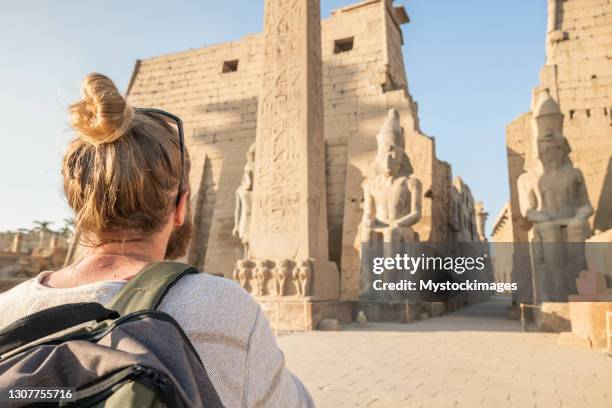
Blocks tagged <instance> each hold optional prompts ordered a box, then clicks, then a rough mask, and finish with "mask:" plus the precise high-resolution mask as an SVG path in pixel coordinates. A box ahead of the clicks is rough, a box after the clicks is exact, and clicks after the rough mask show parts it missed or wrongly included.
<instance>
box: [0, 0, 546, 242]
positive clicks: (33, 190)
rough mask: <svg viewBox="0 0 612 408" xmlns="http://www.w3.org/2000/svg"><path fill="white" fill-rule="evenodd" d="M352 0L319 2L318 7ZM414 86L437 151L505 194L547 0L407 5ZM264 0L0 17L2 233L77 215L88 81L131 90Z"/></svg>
mask: <svg viewBox="0 0 612 408" xmlns="http://www.w3.org/2000/svg"><path fill="white" fill-rule="evenodd" d="M355 2H356V0H322V2H321V6H322V14H323V16H324V17H326V16H328V15H329V13H330V11H331V10H333V9H335V8H338V7H342V6H345V5H348V4H352V3H355ZM396 3H397V4H403V5H405V6H406V9H407V10H408V13H409V14H410V17H411V19H412V21H411V23H410V24H408V25H405V26H404V37H405V45H404V57H405V61H406V70H407V75H408V81H409V86H410V92H411V93H412V95H413V97H414V98H415V99H416V100H417V101H418V103H419V113H420V119H421V127H422V129H423V131H424V132H425V133H427V134H428V135H430V136H434V137H435V138H436V140H437V152H438V157H439V158H440V159H442V160H445V161H448V162H449V163H451V164H452V166H453V172H454V174H455V175H461V176H462V177H463V178H464V180H465V181H466V182H467V183H468V184H469V185H470V186H471V188H472V191H473V192H474V195H475V197H476V199H479V200H483V201H484V202H485V206H486V207H487V209H488V211H489V212H490V213H491V220H490V223H489V225H490V224H491V223H492V221H493V219H494V217H495V216H496V215H497V212H498V211H499V210H500V209H501V207H502V206H503V204H504V202H505V201H506V200H507V199H508V179H507V169H506V158H505V143H504V129H505V126H506V124H507V123H508V122H510V121H511V120H513V119H514V118H515V117H516V116H518V115H519V114H520V113H522V112H524V111H527V110H528V109H529V102H530V100H529V99H530V95H531V89H532V88H533V87H534V86H536V85H537V83H538V74H539V70H540V68H541V67H542V65H543V63H544V45H545V43H544V38H545V32H546V2H545V1H543V0H540V1H536V0H512V1H508V0H505V1H491V0H466V1H453V0H401V1H396ZM262 19H263V0H239V1H236V0H234V1H226V2H219V1H212V0H198V1H195V0H194V1H173V2H168V1H161V0H147V1H144V0H132V1H129V2H126V1H119V0H107V1H104V2H102V1H96V2H93V1H84V0H62V1H61V2H43V1H33V0H20V1H13V2H10V3H7V4H5V5H4V6H3V10H2V13H0V55H1V56H2V62H1V63H0V137H1V138H2V139H1V140H2V141H1V144H0V231H2V230H8V229H16V228H19V227H31V226H32V221H33V220H51V221H54V222H55V224H54V226H55V227H60V226H61V224H62V218H64V217H67V216H69V215H70V212H69V210H68V208H67V206H66V203H65V200H64V198H63V196H62V194H61V182H60V169H61V155H62V151H63V148H64V146H65V145H66V143H67V141H68V140H70V138H71V135H70V133H69V129H68V125H67V123H68V122H67V116H66V107H67V106H68V105H69V104H70V103H71V102H73V101H74V100H76V99H77V97H78V89H79V83H80V80H81V78H82V77H84V76H85V75H86V74H88V73H89V72H92V71H98V72H102V73H105V74H107V75H108V76H110V77H111V78H113V79H114V80H115V81H116V82H117V84H118V86H119V87H120V88H121V89H122V90H124V89H125V87H126V85H127V82H128V80H129V76H130V74H131V72H132V68H133V65H134V61H135V60H136V59H138V58H147V57H151V56H155V55H160V54H165V53H169V52H175V51H181V50H186V49H190V48H198V47H203V46H206V45H210V44H216V43H220V42H225V41H229V40H234V39H237V38H240V37H242V36H243V35H245V34H249V33H256V32H259V31H261V26H262Z"/></svg>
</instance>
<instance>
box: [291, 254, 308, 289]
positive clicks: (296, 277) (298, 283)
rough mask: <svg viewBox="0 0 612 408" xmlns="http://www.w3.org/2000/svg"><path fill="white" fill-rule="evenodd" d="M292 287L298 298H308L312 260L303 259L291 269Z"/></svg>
mask: <svg viewBox="0 0 612 408" xmlns="http://www.w3.org/2000/svg"><path fill="white" fill-rule="evenodd" d="M292 278H293V285H294V286H295V291H296V292H297V295H298V296H301V297H304V296H310V285H311V278H312V260H311V259H303V260H301V261H300V262H298V264H297V265H296V266H295V268H293V273H292Z"/></svg>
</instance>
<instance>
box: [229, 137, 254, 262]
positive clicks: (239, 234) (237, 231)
mask: <svg viewBox="0 0 612 408" xmlns="http://www.w3.org/2000/svg"><path fill="white" fill-rule="evenodd" d="M246 157H247V163H246V165H245V166H244V174H243V175H242V182H241V183H240V186H239V187H238V189H237V190H236V209H235V210H234V229H233V230H232V235H233V236H235V237H236V238H238V239H240V242H241V243H242V245H244V258H243V259H245V260H246V259H247V258H248V256H249V229H250V224H251V207H252V203H253V177H254V174H255V143H253V144H252V145H251V147H249V151H248V152H247V155H246Z"/></svg>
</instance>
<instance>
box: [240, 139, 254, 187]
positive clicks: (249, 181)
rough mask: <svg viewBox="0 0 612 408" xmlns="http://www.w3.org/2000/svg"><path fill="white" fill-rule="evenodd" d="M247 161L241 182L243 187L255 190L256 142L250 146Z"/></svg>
mask: <svg viewBox="0 0 612 408" xmlns="http://www.w3.org/2000/svg"><path fill="white" fill-rule="evenodd" d="M246 159H247V163H246V165H245V166H244V174H243V175H242V182H241V183H240V184H241V186H242V187H243V188H245V189H246V190H248V191H252V190H253V166H254V164H255V143H253V144H252V145H251V147H249V150H248V151H247V154H246Z"/></svg>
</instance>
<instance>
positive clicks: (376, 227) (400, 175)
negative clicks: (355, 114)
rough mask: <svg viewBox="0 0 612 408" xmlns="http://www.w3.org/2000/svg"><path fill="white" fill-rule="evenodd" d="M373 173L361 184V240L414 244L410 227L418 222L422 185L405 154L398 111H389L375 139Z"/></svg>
mask: <svg viewBox="0 0 612 408" xmlns="http://www.w3.org/2000/svg"><path fill="white" fill-rule="evenodd" d="M376 141H377V144H378V150H377V154H376V163H375V166H376V171H375V175H374V176H373V177H370V178H368V179H366V181H365V182H364V184H363V192H364V208H363V219H362V241H363V242H370V241H371V240H372V238H373V234H381V235H382V237H383V240H384V242H399V241H413V240H414V232H413V230H412V228H411V226H412V225H414V224H416V223H417V222H418V221H419V220H420V219H421V182H420V181H419V180H418V179H417V178H416V177H415V176H414V175H413V170H412V165H411V164H410V159H409V158H408V156H407V155H406V152H405V151H404V134H403V130H402V128H401V126H400V122H399V114H398V112H397V110H395V109H391V110H389V114H388V117H387V120H386V122H385V124H384V125H383V127H382V128H381V130H380V132H379V133H378V135H377V136H376Z"/></svg>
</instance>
